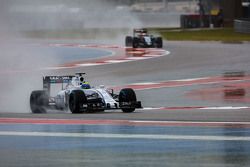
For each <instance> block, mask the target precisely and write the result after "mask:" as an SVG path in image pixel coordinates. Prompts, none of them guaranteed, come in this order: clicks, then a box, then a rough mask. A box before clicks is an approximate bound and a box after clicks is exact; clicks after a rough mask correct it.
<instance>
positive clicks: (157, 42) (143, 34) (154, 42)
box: [125, 29, 163, 48]
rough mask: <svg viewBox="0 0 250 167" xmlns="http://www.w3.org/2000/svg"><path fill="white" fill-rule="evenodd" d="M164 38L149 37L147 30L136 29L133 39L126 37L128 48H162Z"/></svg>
mask: <svg viewBox="0 0 250 167" xmlns="http://www.w3.org/2000/svg"><path fill="white" fill-rule="evenodd" d="M162 43H163V42H162V38H161V37H154V36H153V35H148V31H147V29H134V31H133V37H132V36H126V39H125V45H126V47H133V48H162Z"/></svg>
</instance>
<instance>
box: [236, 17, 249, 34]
mask: <svg viewBox="0 0 250 167" xmlns="http://www.w3.org/2000/svg"><path fill="white" fill-rule="evenodd" d="M234 31H235V32H240V33H250V19H237V20H234Z"/></svg>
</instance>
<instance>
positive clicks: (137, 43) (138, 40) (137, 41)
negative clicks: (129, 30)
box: [133, 37, 140, 48]
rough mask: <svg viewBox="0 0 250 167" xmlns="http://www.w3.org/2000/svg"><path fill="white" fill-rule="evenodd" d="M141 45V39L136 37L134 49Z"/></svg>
mask: <svg viewBox="0 0 250 167" xmlns="http://www.w3.org/2000/svg"><path fill="white" fill-rule="evenodd" d="M139 44H140V39H139V38H137V37H134V39H133V48H138V47H139Z"/></svg>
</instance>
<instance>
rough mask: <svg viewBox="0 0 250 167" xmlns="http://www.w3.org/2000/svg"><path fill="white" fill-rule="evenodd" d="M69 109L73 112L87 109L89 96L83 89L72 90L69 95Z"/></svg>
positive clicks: (81, 111)
mask: <svg viewBox="0 0 250 167" xmlns="http://www.w3.org/2000/svg"><path fill="white" fill-rule="evenodd" d="M84 106H85V107H84ZM69 109H70V111H71V112H72V113H73V114H79V113H83V112H86V111H87V98H86V96H85V93H84V92H83V91H82V90H73V91H72V92H71V94H70V96H69Z"/></svg>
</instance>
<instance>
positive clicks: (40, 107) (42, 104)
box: [30, 90, 49, 114]
mask: <svg viewBox="0 0 250 167" xmlns="http://www.w3.org/2000/svg"><path fill="white" fill-rule="evenodd" d="M48 105H49V96H48V94H47V92H46V91H44V90H36V91H33V92H32V93H31V95H30V108H31V111H32V113H35V114H39V113H46V107H48Z"/></svg>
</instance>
